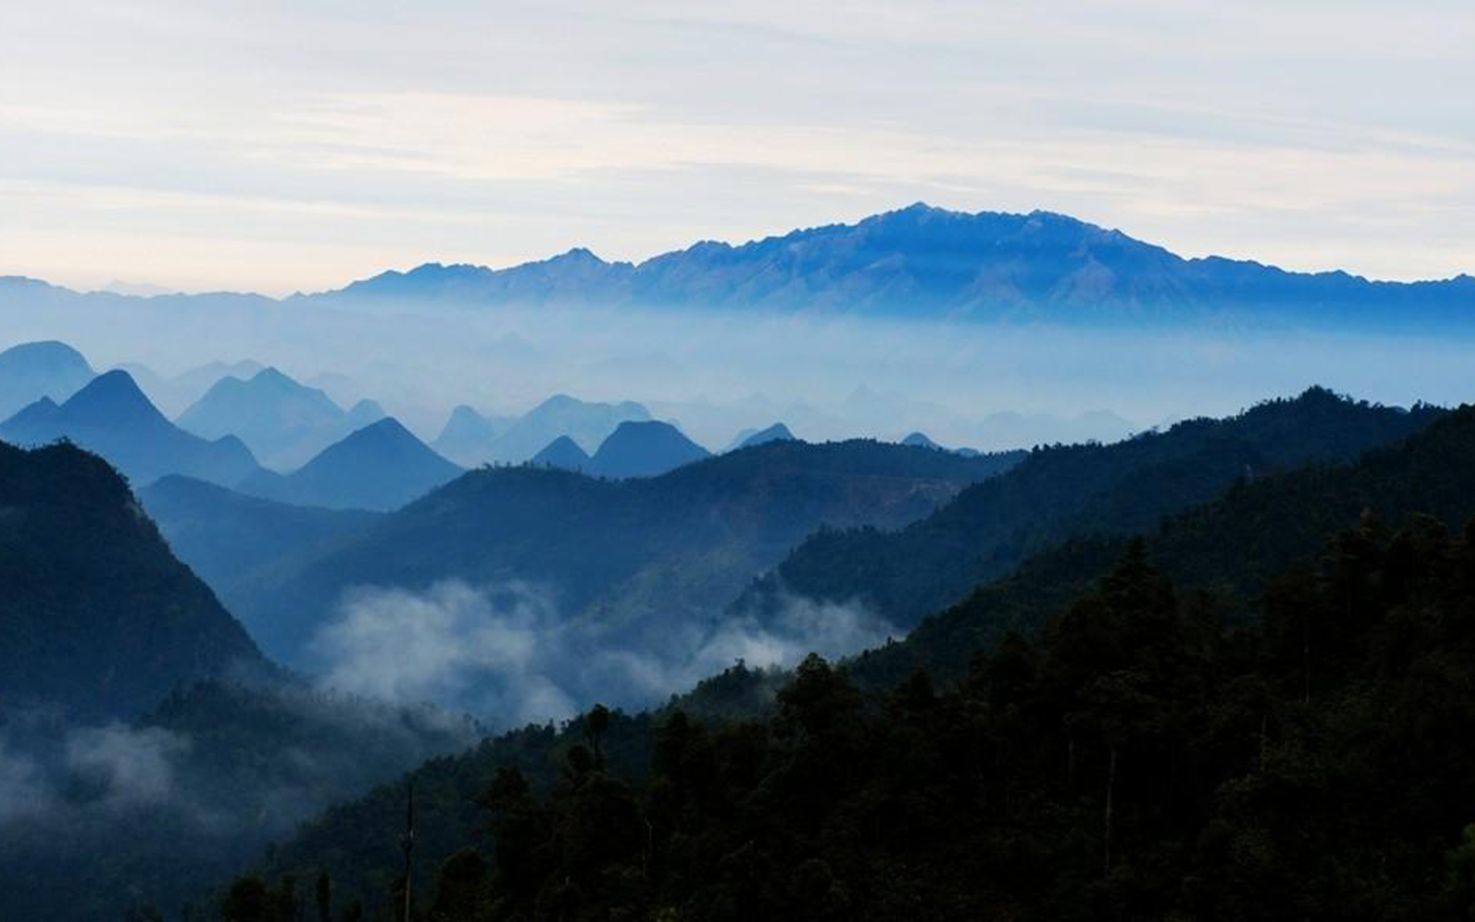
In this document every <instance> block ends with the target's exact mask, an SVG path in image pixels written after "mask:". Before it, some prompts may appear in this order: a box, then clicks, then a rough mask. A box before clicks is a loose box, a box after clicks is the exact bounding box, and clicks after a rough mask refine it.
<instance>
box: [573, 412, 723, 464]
mask: <svg viewBox="0 0 1475 922" xmlns="http://www.w3.org/2000/svg"><path fill="white" fill-rule="evenodd" d="M708 457H711V452H709V451H707V450H706V449H705V448H703V447H702V446H700V445H698V444H697V443H696V442H693V441H692V440H691V439H689V438H687V437H686V436H685V435H684V434H683V433H682V431H681V430H680V429H677V428H676V427H675V426H673V425H671V424H670V423H666V422H661V421H659V420H646V421H644V422H623V423H620V425H619V427H618V428H617V429H615V431H614V432H612V433H611V434H610V437H609V438H607V439H605V440H604V441H603V442H602V443H601V444H600V446H599V450H598V451H596V452H595V453H594V457H592V458H590V459H589V471H590V472H591V473H594V474H597V475H599V476H601V477H656V476H659V475H661V474H664V473H666V472H667V471H673V470H675V469H676V468H678V467H681V466H682V465H683V464H690V463H692V462H693V461H700V460H702V459H703V458H708Z"/></svg>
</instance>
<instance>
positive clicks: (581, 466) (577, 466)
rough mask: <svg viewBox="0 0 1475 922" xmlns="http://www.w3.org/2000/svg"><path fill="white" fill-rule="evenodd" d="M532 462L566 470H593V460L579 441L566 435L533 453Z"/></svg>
mask: <svg viewBox="0 0 1475 922" xmlns="http://www.w3.org/2000/svg"><path fill="white" fill-rule="evenodd" d="M532 463H533V464H535V465H540V466H542V467H556V468H558V469H559V470H564V471H591V470H593V467H594V465H593V461H592V459H591V458H590V457H589V455H588V454H586V453H585V451H584V449H582V448H580V447H579V443H578V442H575V441H574V440H573V439H571V438H569V437H568V436H566V435H560V436H559V437H558V438H556V439H554V440H553V441H551V442H549V443H548V447H547V448H545V449H543V450H542V451H540V452H538V453H537V454H536V455H533V460H532Z"/></svg>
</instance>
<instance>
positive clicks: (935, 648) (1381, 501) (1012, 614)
mask: <svg viewBox="0 0 1475 922" xmlns="http://www.w3.org/2000/svg"><path fill="white" fill-rule="evenodd" d="M1472 457H1475V407H1469V406H1466V407H1460V408H1459V409H1457V410H1454V411H1452V412H1450V413H1447V414H1444V415H1442V416H1441V417H1440V418H1439V419H1437V420H1435V421H1434V422H1433V423H1431V424H1429V425H1428V427H1427V428H1426V429H1424V430H1423V431H1421V432H1419V433H1417V434H1416V435H1414V436H1413V437H1411V438H1409V439H1406V440H1404V441H1402V442H1398V443H1395V444H1393V445H1389V446H1385V447H1382V448H1377V449H1374V450H1372V451H1369V452H1367V453H1366V454H1365V455H1363V456H1362V457H1361V458H1359V459H1358V460H1357V461H1356V462H1355V463H1351V464H1331V463H1323V464H1312V465H1308V466H1305V467H1301V468H1298V469H1296V470H1292V471H1288V472H1286V473H1283V474H1278V475H1276V476H1269V477H1248V476H1246V477H1241V478H1239V479H1237V480H1236V481H1235V482H1234V483H1233V484H1231V485H1230V487H1229V489H1227V490H1225V491H1224V492H1223V493H1222V494H1220V495H1219V496H1217V497H1215V498H1214V499H1213V500H1212V501H1211V502H1208V503H1204V504H1202V505H1200V506H1196V507H1194V508H1192V509H1189V510H1187V511H1185V512H1182V513H1180V514H1178V515H1175V516H1171V517H1169V518H1166V519H1164V520H1163V521H1162V522H1161V523H1159V524H1158V526H1157V528H1156V529H1154V530H1152V531H1150V532H1149V533H1148V541H1149V544H1150V546H1151V548H1152V553H1153V558H1154V560H1156V561H1157V562H1158V564H1159V566H1160V567H1162V568H1163V570H1164V571H1166V572H1167V573H1168V574H1169V575H1170V576H1171V577H1172V578H1173V579H1175V580H1177V581H1178V582H1179V583H1180V584H1182V585H1185V586H1187V587H1189V588H1191V589H1193V590H1195V591H1198V590H1203V591H1208V592H1212V593H1214V594H1215V595H1216V596H1217V597H1218V598H1219V600H1220V601H1221V604H1223V605H1224V606H1225V608H1226V613H1227V616H1228V617H1230V618H1232V619H1239V618H1244V617H1247V616H1249V615H1251V614H1252V612H1251V611H1250V606H1249V603H1250V602H1251V601H1252V600H1253V599H1254V598H1256V597H1257V596H1258V595H1259V594H1260V593H1261V592H1262V591H1263V590H1264V588H1265V587H1266V586H1267V585H1268V583H1269V582H1270V581H1271V580H1272V579H1273V578H1274V577H1275V576H1276V575H1277V574H1278V573H1280V572H1282V571H1283V570H1285V569H1286V568H1287V567H1290V566H1293V565H1297V564H1299V563H1302V562H1304V561H1306V560H1309V559H1312V558H1314V556H1315V554H1316V552H1317V550H1318V548H1320V547H1321V545H1322V542H1323V541H1324V540H1325V539H1326V535H1328V534H1329V533H1331V532H1333V531H1335V530H1337V529H1339V528H1341V527H1343V526H1345V525H1346V523H1348V522H1351V521H1354V520H1356V518H1357V517H1358V516H1359V515H1360V514H1361V513H1362V512H1363V511H1364V510H1370V511H1372V512H1373V513H1375V514H1377V515H1378V516H1380V517H1381V518H1383V519H1384V520H1385V521H1390V522H1396V521H1400V520H1402V519H1403V517H1404V516H1406V515H1408V514H1410V513H1412V512H1424V513H1427V514H1430V515H1433V516H1435V517H1436V518H1438V519H1440V520H1441V521H1443V522H1445V523H1446V524H1448V525H1450V526H1451V527H1453V526H1455V525H1457V524H1458V523H1459V522H1460V521H1461V517H1462V516H1464V515H1466V514H1467V513H1468V512H1469V510H1470V508H1471V505H1472V497H1475V466H1472V465H1471V464H1470V463H1469V461H1468V459H1470V458H1472ZM1128 540H1129V539H1128V538H1126V537H1113V536H1097V537H1090V536H1086V537H1077V538H1073V539H1070V540H1067V541H1064V542H1062V543H1061V544H1059V545H1057V546H1056V547H1054V548H1052V549H1050V550H1048V551H1045V552H1043V553H1040V554H1036V555H1035V556H1034V557H1031V558H1030V559H1029V560H1027V561H1025V562H1024V563H1023V564H1022V565H1021V566H1019V567H1018V568H1016V569H1015V570H1014V571H1013V572H1012V573H1010V574H1009V575H1008V576H1007V577H1004V578H1002V579H999V580H995V581H994V582H991V583H987V584H985V585H982V586H979V587H977V588H976V589H975V590H974V591H973V592H972V593H970V594H969V595H968V597H967V598H966V599H964V600H963V601H962V602H960V603H959V604H957V605H955V606H953V607H951V608H949V609H947V610H944V611H941V612H939V613H937V614H935V615H933V616H931V617H929V618H927V619H925V620H924V621H923V622H922V623H921V624H920V625H918V627H917V628H916V630H914V631H913V632H912V633H911V634H910V635H909V636H908V637H907V638H906V639H905V640H904V641H901V642H898V643H893V644H889V645H887V646H885V647H881V648H879V649H876V650H873V651H869V652H867V653H865V654H863V655H862V656H860V657H859V658H858V660H857V662H856V663H855V664H854V666H853V673H854V675H855V676H856V678H857V679H858V680H860V681H861V682H862V683H863V684H867V685H875V686H887V685H892V684H895V683H897V682H900V681H902V680H903V679H905V678H906V677H907V676H908V675H910V674H911V672H912V670H913V669H915V668H917V667H918V666H921V667H924V668H926V669H927V670H929V671H930V672H931V673H932V674H933V675H934V676H937V677H939V678H955V677H958V676H961V675H962V674H963V673H964V672H965V671H966V670H967V668H968V660H969V657H970V656H971V655H972V653H973V651H975V650H978V649H980V648H983V647H989V646H992V645H993V644H995V643H997V642H998V640H999V638H1000V637H1001V636H1003V634H1004V633H1005V632H1007V631H1010V630H1018V631H1021V632H1024V633H1032V632H1033V631H1035V630H1037V629H1038V628H1039V627H1040V625H1041V624H1042V623H1043V622H1044V620H1045V619H1046V618H1048V617H1050V616H1051V615H1052V614H1053V613H1055V612H1058V611H1060V610H1061V609H1063V608H1064V607H1065V606H1066V605H1068V604H1069V602H1070V600H1071V599H1072V598H1074V597H1075V596H1076V595H1078V594H1080V593H1082V592H1085V591H1087V590H1088V589H1089V588H1090V585H1091V583H1092V582H1093V581H1094V580H1096V579H1097V578H1098V577H1100V576H1101V575H1102V574H1104V573H1105V572H1106V571H1107V570H1109V569H1110V568H1111V566H1112V564H1113V562H1114V561H1115V560H1116V558H1117V557H1118V556H1120V554H1121V553H1122V549H1123V548H1124V546H1125V545H1126V543H1127V541H1128Z"/></svg>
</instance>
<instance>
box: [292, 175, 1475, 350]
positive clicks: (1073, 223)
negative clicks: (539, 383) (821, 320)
mask: <svg viewBox="0 0 1475 922" xmlns="http://www.w3.org/2000/svg"><path fill="white" fill-rule="evenodd" d="M310 297H313V298H316V299H320V300H328V301H334V300H355V299H369V300H383V299H390V300H417V301H451V302H456V303H468V304H478V303H480V304H512V303H522V304H543V303H548V302H554V301H558V302H570V303H596V304H600V303H603V304H610V303H637V304H651V305H671V306H682V307H686V308H692V309H699V308H707V307H732V308H751V307H760V308H769V309H775V310H798V309H805V310H828V311H836V312H848V313H862V314H871V315H891V316H908V317H922V316H926V317H947V318H953V319H957V318H972V319H998V318H1019V319H1050V320H1054V321H1065V322H1085V323H1108V322H1110V323H1122V322H1157V321H1173V320H1182V319H1187V318H1193V317H1203V316H1206V315H1212V314H1213V313H1216V312H1220V311H1226V310H1233V311H1241V310H1250V311H1253V312H1255V313H1256V315H1257V316H1258V317H1259V318H1260V319H1261V320H1263V321H1266V322H1271V323H1283V322H1287V321H1292V320H1298V321H1313V322H1317V323H1335V322H1341V323H1352V324H1357V325H1373V326H1407V325H1409V324H1421V323H1422V324H1435V325H1439V324H1446V323H1461V324H1465V325H1468V324H1469V323H1470V322H1471V321H1472V320H1475V278H1472V277H1470V276H1467V275H1462V276H1459V277H1457V278H1453V279H1448V280H1444V281H1430V282H1413V283H1398V282H1374V281H1368V280H1367V279H1364V278H1361V277H1358V276H1355V275H1350V274H1348V273H1346V272H1320V273H1298V272H1287V271H1284V270H1281V269H1278V268H1275V267H1274V266H1267V265H1263V264H1261V263H1257V262H1252V261H1247V260H1231V259H1224V258H1221V257H1215V256H1211V257H1207V258H1203V259H1184V258H1182V257H1180V256H1177V255H1175V254H1173V253H1171V252H1169V251H1168V250H1166V249H1163V248H1162V247H1159V246H1154V245H1152V244H1149V243H1145V242H1143V241H1140V240H1136V239H1134V238H1132V237H1129V236H1127V235H1126V234H1123V233H1121V232H1120V231H1117V230H1108V229H1105V228H1102V227H1098V226H1096V225H1094V224H1089V223H1087V222H1085V221H1080V220H1077V219H1075V218H1072V217H1068V216H1066V215H1060V214H1053V213H1050V212H1044V211H1035V212H1031V213H1029V214H1007V213H998V212H978V213H976V214H969V213H965V212H958V211H949V210H946V209H942V208H935V207H932V206H929V205H925V204H922V203H918V204H915V205H912V206H910V207H907V208H903V209H900V210H897V211H889V212H886V213H884V214H878V215H874V216H872V217H869V218H866V219H864V220H862V221H859V222H857V223H855V224H833V225H827V226H823V227H815V228H809V229H804V230H796V231H792V232H790V233H787V234H784V235H782V236H775V237H768V238H765V239H762V240H755V241H752V242H750V243H744V244H740V245H731V244H727V243H717V242H710V241H704V242H701V243H697V244H695V245H693V246H691V247H688V248H686V249H684V250H679V251H675V252H670V253H665V254H662V255H659V256H655V257H653V258H651V259H648V260H646V261H645V262H642V263H640V264H638V265H631V264H629V263H609V262H604V261H602V260H600V259H598V258H597V257H595V256H594V255H593V254H592V253H589V252H588V251H586V250H575V251H571V252H570V253H567V254H564V255H563V256H561V257H555V258H553V259H550V260H546V261H544V262H540V263H529V264H525V265H521V266H514V267H512V268H508V269H502V270H492V269H487V268H484V267H480V266H466V265H455V266H443V265H440V264H437V263H429V264H426V265H423V266H420V267H418V268H416V269H414V270H411V271H409V272H403V273H402V272H386V273H383V274H381V275H378V276H375V277H374V278H371V279H366V280H363V281H360V282H355V283H353V284H352V285H349V286H348V287H346V288H344V289H341V290H339V291H334V292H326V293H323V294H320V295H314V296H310Z"/></svg>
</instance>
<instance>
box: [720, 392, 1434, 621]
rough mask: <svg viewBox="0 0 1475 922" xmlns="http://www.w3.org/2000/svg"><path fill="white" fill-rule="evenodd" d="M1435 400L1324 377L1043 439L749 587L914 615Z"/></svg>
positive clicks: (1343, 442) (815, 546)
mask: <svg viewBox="0 0 1475 922" xmlns="http://www.w3.org/2000/svg"><path fill="white" fill-rule="evenodd" d="M1442 412H1443V411H1441V410H1439V409H1437V408H1433V407H1427V406H1418V407H1415V408H1414V409H1412V410H1409V411H1404V410H1401V409H1396V408H1389V407H1381V406H1372V405H1369V404H1367V403H1357V402H1354V401H1351V400H1348V399H1345V398H1341V397H1338V396H1336V395H1335V394H1333V393H1331V392H1330V391H1327V390H1325V389H1322V388H1312V389H1310V390H1308V391H1306V392H1305V393H1304V394H1302V395H1301V396H1300V397H1298V398H1296V399H1294V400H1273V401H1269V402H1267V403H1263V404H1260V405H1259V406H1256V407H1254V408H1252V409H1250V410H1247V411H1246V412H1244V413H1242V414H1240V415H1239V416H1235V417H1230V418H1228V419H1220V420H1215V419H1195V420H1190V421H1188V422H1183V423H1179V424H1177V425H1175V426H1173V427H1172V428H1171V429H1169V430H1167V431H1165V432H1149V433H1144V434H1142V435H1140V436H1137V437H1136V438H1132V439H1128V440H1126V441H1123V442H1118V443H1115V444H1111V445H1097V444H1086V445H1057V446H1051V447H1045V448H1037V449H1035V450H1034V451H1033V452H1031V453H1030V455H1029V456H1028V457H1027V458H1026V459H1025V460H1024V461H1022V462H1021V463H1020V464H1019V465H1018V466H1016V467H1014V468H1013V469H1012V470H1010V471H1009V472H1008V473H1007V474H1005V475H1003V476H1000V477H996V478H993V479H991V480H986V481H983V482H981V483H978V484H976V485H974V486H972V487H970V488H968V489H967V490H964V491H963V492H962V493H960V494H959V495H958V496H957V497H956V498H955V499H953V500H952V501H951V502H950V503H948V504H947V505H945V506H943V507H942V508H940V509H938V510H937V512H935V513H933V514H932V515H930V516H928V517H927V518H925V519H922V520H920V521H918V522H916V523H914V524H912V525H911V526H909V527H907V528H905V529H903V530H901V531H899V532H887V531H883V530H878V529H875V528H860V529H854V530H848V531H843V530H834V529H831V530H828V531H822V532H820V533H818V534H816V535H814V536H812V537H811V538H810V539H809V540H807V541H806V542H805V543H804V544H802V545H801V546H800V547H798V548H797V549H796V550H795V551H794V552H793V553H792V554H790V555H789V556H788V558H787V559H785V560H784V562H783V563H782V564H781V565H780V566H779V567H778V569H777V572H776V573H775V574H774V575H773V576H771V577H769V578H768V579H766V580H765V581H764V582H763V583H761V584H759V585H758V586H756V587H755V588H754V590H753V591H752V592H751V593H750V594H749V598H748V600H746V601H747V602H748V603H749V604H762V603H764V602H765V601H768V600H772V599H773V598H774V597H779V598H782V597H784V596H785V595H787V594H791V593H796V594H799V595H802V596H806V597H809V598H814V599H827V600H835V601H850V600H855V599H859V600H862V601H864V602H865V603H866V604H868V605H869V606H871V607H872V608H873V609H874V610H876V611H877V612H879V613H880V614H882V615H884V616H886V617H888V618H891V619H892V620H893V621H895V622H896V623H898V624H900V625H902V626H904V627H909V626H911V625H913V624H915V623H916V622H917V621H918V620H919V619H920V618H921V617H922V616H924V615H927V614H930V613H932V612H934V611H937V610H938V609H941V608H943V607H945V606H947V605H950V604H952V603H954V602H956V601H958V600H959V599H961V598H962V597H963V596H964V595H965V594H966V593H967V592H968V591H969V590H970V589H972V588H973V587H974V586H977V585H978V584H980V583H982V582H986V581H988V580H991V579H994V578H996V577H999V576H1002V575H1003V574H1006V573H1008V572H1009V571H1010V570H1012V569H1013V568H1014V567H1015V566H1016V565H1017V564H1019V563H1020V562H1021V561H1023V560H1025V559H1027V558H1028V557H1029V556H1030V555H1032V554H1035V553H1038V552H1040V551H1043V550H1045V549H1048V548H1051V547H1054V546H1056V545H1058V544H1060V543H1061V542H1063V541H1066V540H1068V539H1071V538H1079V537H1085V536H1090V535H1093V534H1110V535H1130V534H1134V533H1137V532H1140V531H1144V530H1147V529H1150V528H1154V527H1156V525H1157V524H1158V521H1159V519H1161V518H1162V517H1163V516H1165V515H1171V514H1174V513H1177V512H1180V511H1182V510H1184V509H1187V508H1190V507H1192V506H1194V505H1196V504H1198V503H1203V502H1207V501H1208V500H1210V499H1212V498H1214V497H1215V496H1216V495H1218V494H1219V493H1220V492H1221V491H1223V490H1224V489H1225V488H1226V487H1228V486H1229V485H1230V484H1231V483H1233V482H1235V481H1236V480H1237V479H1240V478H1245V477H1249V478H1259V477H1264V476H1266V475H1268V474H1271V473H1274V472H1277V471H1284V470H1288V469H1291V468H1294V467H1296V466H1299V465H1302V464H1306V463H1308V462H1314V461H1321V462H1331V461H1350V460H1352V459H1353V458H1356V457H1357V456H1358V455H1360V454H1361V453H1362V452H1364V451H1366V450H1367V449H1369V448H1372V447H1375V446H1378V445H1384V444H1388V443H1391V442H1395V441H1397V440H1399V439H1403V438H1406V437H1408V436H1409V435H1411V434H1413V433H1415V432H1417V431H1419V430H1420V429H1422V428H1423V427H1425V426H1426V425H1428V424H1429V423H1430V422H1431V421H1432V420H1434V419H1436V418H1437V417H1438V416H1439V415H1440V414H1441V413H1442Z"/></svg>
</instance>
